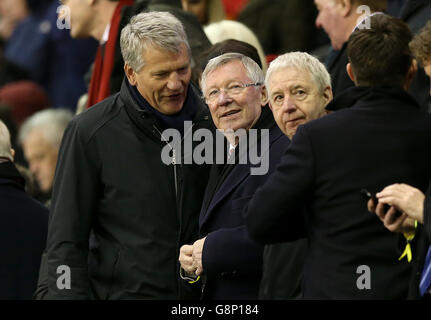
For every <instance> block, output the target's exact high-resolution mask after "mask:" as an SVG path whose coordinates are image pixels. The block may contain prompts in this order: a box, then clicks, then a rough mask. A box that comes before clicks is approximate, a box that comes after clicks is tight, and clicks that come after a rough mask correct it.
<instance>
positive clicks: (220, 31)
mask: <svg viewBox="0 0 431 320" xmlns="http://www.w3.org/2000/svg"><path fill="white" fill-rule="evenodd" d="M204 31H205V33H206V35H207V37H208V39H209V40H210V41H211V43H212V44H216V43H217V42H221V41H223V40H227V39H236V40H239V41H244V42H246V43H248V44H250V45H252V46H253V47H255V48H256V49H257V52H258V54H259V57H260V65H262V70H263V72H264V73H265V72H266V69H267V68H268V64H267V63H266V58H265V53H264V51H263V49H262V46H261V45H260V42H259V40H258V39H257V37H256V35H255V34H254V33H253V31H251V30H250V29H249V28H248V27H247V26H246V25H244V24H243V23H241V22H238V21H233V20H223V21H220V22H216V23H212V24H210V25H208V26H206V27H204Z"/></svg>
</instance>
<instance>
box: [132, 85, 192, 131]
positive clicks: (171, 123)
mask: <svg viewBox="0 0 431 320" xmlns="http://www.w3.org/2000/svg"><path fill="white" fill-rule="evenodd" d="M127 87H128V88H129V91H130V94H131V95H132V97H133V99H134V100H135V102H136V103H137V104H138V105H139V107H141V109H143V110H147V111H150V112H151V113H152V114H154V115H155V117H156V118H157V119H158V120H159V121H160V123H161V124H162V125H163V127H164V128H162V129H170V128H174V129H177V130H178V131H179V132H181V136H183V134H184V121H192V120H193V118H194V116H195V114H196V103H195V101H194V99H195V98H194V95H193V92H192V88H191V85H189V87H188V89H187V97H186V100H185V101H184V105H183V108H182V109H181V111H180V112H178V113H176V114H172V115H166V114H163V113H161V112H159V111H158V110H156V109H155V108H153V107H152V106H151V105H150V104H149V103H148V101H147V100H145V99H144V98H143V97H142V95H141V94H140V93H139V91H138V89H137V88H136V87H135V86H132V85H131V84H130V82H129V81H127Z"/></svg>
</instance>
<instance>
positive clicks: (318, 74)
mask: <svg viewBox="0 0 431 320" xmlns="http://www.w3.org/2000/svg"><path fill="white" fill-rule="evenodd" d="M289 67H290V68H295V69H299V70H307V71H308V72H309V73H310V75H311V78H312V79H313V81H314V83H315V84H316V86H317V88H318V89H319V91H320V92H323V91H324V90H325V88H326V87H328V86H329V87H331V76H330V75H329V73H328V71H327V70H326V67H325V66H324V65H323V63H321V62H320V61H319V60H318V59H317V58H316V57H313V56H312V55H310V54H308V53H306V52H289V53H285V54H283V55H281V56H279V57H277V58H276V59H275V60H273V61H272V62H271V64H270V65H269V68H268V71H267V72H266V78H265V85H266V88H267V89H268V90H269V87H268V83H269V80H270V79H271V75H272V74H273V73H274V72H275V71H277V70H280V69H283V68H289Z"/></svg>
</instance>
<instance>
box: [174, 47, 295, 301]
mask: <svg viewBox="0 0 431 320" xmlns="http://www.w3.org/2000/svg"><path fill="white" fill-rule="evenodd" d="M263 81H264V75H263V72H262V70H261V69H260V68H259V66H258V65H257V64H256V62H254V61H253V60H252V59H250V58H249V57H246V56H244V55H242V54H239V53H226V54H223V55H221V56H219V57H216V58H214V59H212V60H210V62H209V63H208V65H207V67H206V68H205V70H204V72H203V74H202V80H201V87H202V92H203V95H204V98H205V101H206V103H207V104H208V107H209V110H210V112H211V116H212V119H213V122H214V124H215V125H216V127H217V129H219V132H221V133H223V134H224V136H225V138H226V140H227V142H228V145H230V146H229V148H227V147H226V151H227V154H229V156H227V154H226V156H227V157H228V161H227V162H228V164H214V165H213V166H212V169H211V172H210V178H209V182H208V186H207V189H206V192H205V196H204V201H203V205H202V209H201V213H200V219H199V228H200V232H199V233H200V238H201V239H200V240H197V241H196V242H194V244H192V245H184V246H182V248H181V250H180V258H179V260H180V262H181V265H182V268H183V271H185V272H184V273H185V275H186V276H188V277H190V278H194V277H197V276H202V278H203V282H204V288H203V298H204V299H211V300H213V299H257V297H258V292H259V284H260V278H261V275H262V253H263V246H262V245H259V244H257V243H255V242H254V241H252V240H250V238H249V237H248V235H247V231H246V229H245V222H244V219H243V217H242V215H241V211H242V209H243V208H244V207H245V205H246V204H247V203H248V201H249V200H250V199H251V197H252V195H253V194H254V192H255V191H256V189H257V188H258V187H259V186H261V185H262V184H263V183H264V182H265V181H266V179H267V177H268V176H269V175H270V173H271V172H272V171H273V170H274V168H275V166H276V164H277V163H278V161H279V159H280V157H281V155H282V154H283V152H284V150H285V149H286V147H287V145H288V143H289V139H288V138H287V137H286V136H285V135H283V132H282V131H281V130H280V129H279V128H278V127H277V124H276V122H275V120H274V118H273V116H272V113H271V110H270V108H269V107H268V106H267V93H266V89H265V86H264V85H263ZM241 130H242V131H243V132H246V134H245V136H246V137H247V140H248V141H249V142H250V143H248V144H247V154H249V150H250V149H251V148H253V147H256V146H260V145H262V144H264V143H265V141H264V140H265V139H266V140H267V141H266V142H267V145H268V146H269V148H263V149H262V148H259V147H258V149H257V150H262V152H265V153H268V154H269V165H268V172H267V173H266V174H264V175H253V173H252V171H251V170H250V169H251V167H252V164H251V163H250V161H249V159H247V161H246V163H245V164H243V163H242V162H241V160H239V159H240V158H242V156H243V155H244V154H245V152H244V151H245V150H242V149H241V148H242V147H241V145H242V143H243V141H247V140H242V138H239V137H238V135H237V134H235V133H238V131H241ZM252 130H256V131H257V137H258V138H257V141H255V143H254V142H253V141H252V140H253V139H252V138H251V137H252V133H251V131H252ZM263 130H267V131H269V135H267V136H265V135H261V134H260V133H261V132H262V131H263ZM261 136H262V138H261V139H260V137H261ZM268 137H269V138H268ZM228 150H229V151H228ZM233 151H234V152H233ZM232 158H233V160H234V161H233V160H232ZM229 160H232V161H229ZM238 160H239V161H238ZM238 162H239V163H238ZM225 163H226V161H225Z"/></svg>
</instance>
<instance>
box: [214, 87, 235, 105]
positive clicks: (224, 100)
mask: <svg viewBox="0 0 431 320" xmlns="http://www.w3.org/2000/svg"><path fill="white" fill-rule="evenodd" d="M230 102H232V98H231V97H230V96H229V95H228V94H227V93H226V92H225V91H224V90H221V91H220V95H219V96H218V99H217V104H218V105H220V106H223V105H227V104H229V103H230Z"/></svg>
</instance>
